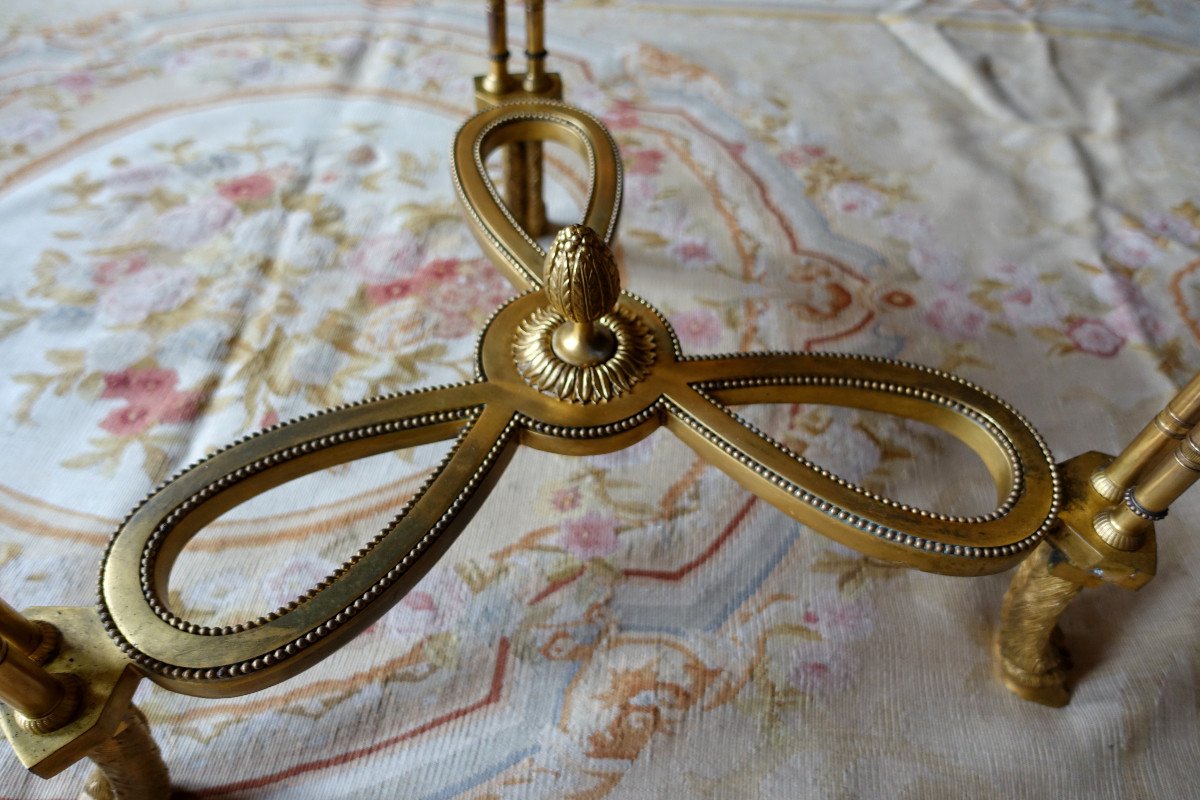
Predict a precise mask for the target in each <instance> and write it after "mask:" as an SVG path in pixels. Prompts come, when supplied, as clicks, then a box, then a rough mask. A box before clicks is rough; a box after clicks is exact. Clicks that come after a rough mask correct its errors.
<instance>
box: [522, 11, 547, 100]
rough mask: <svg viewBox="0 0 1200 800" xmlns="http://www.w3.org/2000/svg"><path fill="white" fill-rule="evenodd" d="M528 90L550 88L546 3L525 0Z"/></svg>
mask: <svg viewBox="0 0 1200 800" xmlns="http://www.w3.org/2000/svg"><path fill="white" fill-rule="evenodd" d="M524 88H525V91H527V92H544V91H546V90H547V89H549V88H550V78H549V77H548V76H547V75H546V3H545V0H525V82H524Z"/></svg>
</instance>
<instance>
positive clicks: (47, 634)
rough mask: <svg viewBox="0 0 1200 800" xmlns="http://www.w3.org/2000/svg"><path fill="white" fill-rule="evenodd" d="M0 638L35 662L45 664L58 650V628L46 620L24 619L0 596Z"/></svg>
mask: <svg viewBox="0 0 1200 800" xmlns="http://www.w3.org/2000/svg"><path fill="white" fill-rule="evenodd" d="M0 639H6V640H8V642H9V644H11V645H12V646H13V647H15V648H17V649H18V650H19V651H21V652H22V653H24V654H25V655H26V656H28V657H29V660H30V661H32V662H33V663H35V664H45V663H46V662H47V661H49V660H50V659H51V658H53V657H54V654H55V653H57V652H58V645H59V640H60V636H59V633H58V629H57V628H55V627H54V626H53V625H51V624H50V623H48V622H42V621H41V620H30V619H26V618H25V617H24V616H22V615H21V613H20V612H18V611H17V610H16V609H15V608H13V607H12V606H10V605H9V604H8V603H6V602H4V599H3V598H0Z"/></svg>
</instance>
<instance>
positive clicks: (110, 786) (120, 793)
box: [81, 706, 171, 800]
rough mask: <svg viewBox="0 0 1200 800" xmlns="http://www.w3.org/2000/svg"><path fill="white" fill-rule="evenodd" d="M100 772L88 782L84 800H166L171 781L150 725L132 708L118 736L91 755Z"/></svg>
mask: <svg viewBox="0 0 1200 800" xmlns="http://www.w3.org/2000/svg"><path fill="white" fill-rule="evenodd" d="M88 758H90V759H91V760H92V762H93V763H95V765H96V767H97V769H96V770H95V771H94V772H93V773H92V775H91V777H89V778H88V782H87V787H86V788H85V789H84V792H83V795H82V796H81V800H84V798H88V799H89V800H166V798H168V797H170V796H171V779H170V775H169V774H168V772H167V765H166V764H164V763H163V759H162V752H161V751H160V750H159V749H158V745H157V744H156V743H155V741H154V737H153V736H151V734H150V724H149V723H148V722H147V721H146V716H145V715H144V714H143V713H142V712H141V709H139V708H137V706H130V708H129V712H128V713H127V714H126V715H125V718H124V719H123V720H121V725H120V727H119V728H118V729H117V732H116V734H115V735H114V736H113V737H112V738H111V739H108V740H106V741H104V742H102V743H101V744H100V745H98V746H97V747H96V748H95V749H93V750H92V751H91V752H90V753H88Z"/></svg>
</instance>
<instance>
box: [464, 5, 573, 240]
mask: <svg viewBox="0 0 1200 800" xmlns="http://www.w3.org/2000/svg"><path fill="white" fill-rule="evenodd" d="M504 13H505V12H504V3H502V2H496V0H488V38H489V41H490V48H491V53H492V56H491V59H492V60H491V66H490V68H489V71H488V74H487V75H482V76H478V77H476V78H475V103H476V108H478V109H480V110H483V109H486V108H492V107H493V106H497V105H499V104H501V103H510V102H517V101H529V100H561V99H562V96H563V95H562V92H563V88H562V79H561V78H560V76H558V75H557V74H553V73H548V72H546V55H547V54H546V47H545V29H546V22H545V18H546V8H545V3H544V2H543V0H536V1H535V0H529V2H526V4H525V73H524V75H513V74H510V73H509V72H508V45H507V35H506V33H505V31H504ZM501 54H502V55H501ZM503 171H504V202H505V205H506V206H507V207H508V209H509V211H510V212H511V213H512V215H513V216H514V218H515V219H516V220H517V222H518V224H519V225H520V226H521V228H522V229H523V230H525V231H528V232H529V234H530V235H532V236H534V237H539V236H543V235H545V234H547V233H548V232H549V228H548V222H547V220H546V200H545V197H544V195H543V183H544V180H543V178H544V174H545V165H544V158H543V153H542V142H541V141H540V140H539V139H536V138H529V139H525V140H522V141H514V142H512V143H510V144H509V145H508V146H507V147H505V148H504V155H503Z"/></svg>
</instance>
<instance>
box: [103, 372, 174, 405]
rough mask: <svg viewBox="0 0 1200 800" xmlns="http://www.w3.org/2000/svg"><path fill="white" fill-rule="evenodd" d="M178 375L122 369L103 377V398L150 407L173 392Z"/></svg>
mask: <svg viewBox="0 0 1200 800" xmlns="http://www.w3.org/2000/svg"><path fill="white" fill-rule="evenodd" d="M177 383H179V375H178V374H177V373H176V372H175V370H173V369H162V368H149V369H133V368H130V369H123V370H121V371H120V372H109V373H107V374H106V375H105V376H104V391H103V392H102V393H101V394H100V396H101V397H104V398H114V397H119V398H121V399H123V400H128V401H129V402H131V403H134V404H135V405H143V406H152V405H155V404H157V403H158V401H159V398H160V397H163V396H165V395H168V394H170V393H172V392H174V391H175V385H176V384H177Z"/></svg>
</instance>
